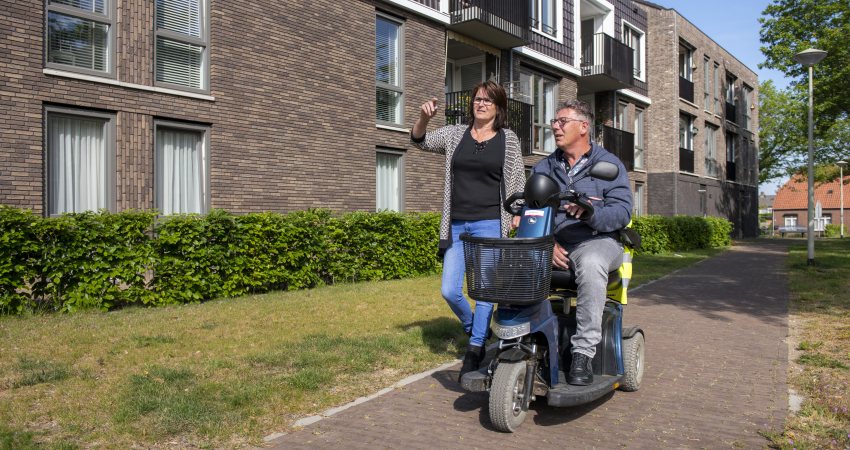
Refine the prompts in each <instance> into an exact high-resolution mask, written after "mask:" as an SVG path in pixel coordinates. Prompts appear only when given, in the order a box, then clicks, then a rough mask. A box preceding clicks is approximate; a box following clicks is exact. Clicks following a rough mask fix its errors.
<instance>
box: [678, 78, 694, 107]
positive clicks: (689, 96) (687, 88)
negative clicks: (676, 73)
mask: <svg viewBox="0 0 850 450" xmlns="http://www.w3.org/2000/svg"><path fill="white" fill-rule="evenodd" d="M679 98H681V99H682V100H687V101H689V102H691V103H693V102H694V82H693V81H691V80H689V79H687V78H683V77H679Z"/></svg>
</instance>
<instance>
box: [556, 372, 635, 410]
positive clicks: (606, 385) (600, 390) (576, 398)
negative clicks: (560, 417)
mask: <svg viewBox="0 0 850 450" xmlns="http://www.w3.org/2000/svg"><path fill="white" fill-rule="evenodd" d="M622 378H623V377H622V376H621V375H617V376H613V375H596V374H594V375H593V383H592V384H590V385H588V386H573V385H571V384H567V383H565V382H563V381H562V382H560V383H558V384H557V385H555V386H552V388H550V389H549V394H548V395H547V396H546V399H547V400H548V403H549V406H576V405H582V404H585V403H590V402H592V401H594V400H596V399H598V398H599V397H602V396H603V395H605V394H607V393H609V392H611V391H613V390H615V389H617V387H618V386H619V383H620V380H621V379H622Z"/></svg>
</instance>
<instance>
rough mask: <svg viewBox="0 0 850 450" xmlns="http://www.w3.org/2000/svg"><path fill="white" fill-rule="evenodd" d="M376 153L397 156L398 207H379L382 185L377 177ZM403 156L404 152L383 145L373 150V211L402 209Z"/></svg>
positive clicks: (398, 210) (399, 210) (400, 210)
mask: <svg viewBox="0 0 850 450" xmlns="http://www.w3.org/2000/svg"><path fill="white" fill-rule="evenodd" d="M378 155H389V156H396V157H398V159H397V161H398V178H397V179H396V182H397V183H398V209H392V208H381V206H383V205H380V204H379V198H380V192H381V188H382V186H380V178H379V177H378ZM404 156H405V153H404V152H403V151H399V150H393V149H389V148H383V147H378V148H377V149H376V150H375V211H397V212H402V211H404V159H405V158H404Z"/></svg>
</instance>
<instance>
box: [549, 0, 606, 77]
mask: <svg viewBox="0 0 850 450" xmlns="http://www.w3.org/2000/svg"><path fill="white" fill-rule="evenodd" d="M583 1H585V2H588V3H592V4H593V6H595V7H596V8H597V9H599V10H600V11H604V12H603V13H601V14H599V15H596V16H594V20H593V25H594V30H593V34H598V33H605V34H607V35H609V36H613V35H615V34H616V28H617V22H616V20H615V19H614V5H613V4H612V3H611V2H609V1H607V0H576V1H574V2H573V42H574V43H575V44H574V45H573V49H574V51H573V67H579V68H580V67H581V48H582V42H581V40H582V36H581V22H582V19H581V6H580V5H581V2H583ZM558 3H559V8H562V6H560V4H561V3H563V2H558ZM588 20H589V19H588ZM558 41H559V42H561V43H562V44H563V43H564V42H563V40H562V39H559V40H558Z"/></svg>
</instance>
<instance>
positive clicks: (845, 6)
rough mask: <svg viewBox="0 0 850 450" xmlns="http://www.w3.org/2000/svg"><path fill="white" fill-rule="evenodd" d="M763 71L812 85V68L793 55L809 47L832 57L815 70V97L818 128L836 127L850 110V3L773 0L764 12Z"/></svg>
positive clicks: (762, 20) (819, 64)
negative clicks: (809, 71)
mask: <svg viewBox="0 0 850 450" xmlns="http://www.w3.org/2000/svg"><path fill="white" fill-rule="evenodd" d="M759 22H760V23H761V24H762V28H761V33H760V34H761V42H762V44H764V45H763V46H762V47H761V51H762V53H763V54H764V56H765V62H764V63H763V64H761V65H760V66H761V67H766V68H771V69H776V70H780V71H782V72H783V73H785V76H787V77H789V78H793V79H795V80H796V81H795V83H796V85H797V86H800V87H802V86H808V70H807V68H805V67H803V66H802V65H800V64H797V63H796V62H794V61H793V59H792V57H793V56H794V54H796V53H798V52H800V51H803V50H805V49H807V48H818V49H820V50H825V51H826V52H827V53H828V54H827V56H826V58H824V60H823V61H821V62H820V63H818V64H817V65H815V66H814V78H815V80H816V82H815V83H814V86H815V87H814V89H815V92H814V97H815V99H817V102H816V105H815V106H816V108H817V111H816V112H817V114H816V116H817V117H818V118H819V127H818V129H819V130H824V129H827V128H829V127H831V126H832V124H833V122H834V121H835V120H836V119H839V118H841V117H845V118H846V116H847V111H850V98H848V97H847V95H846V93H847V92H848V91H850V47H848V46H847V36H848V35H850V3H848V2H847V0H773V1H772V2H771V4H770V5H768V6H767V8H765V10H764V12H762V18H760V19H759Z"/></svg>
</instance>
